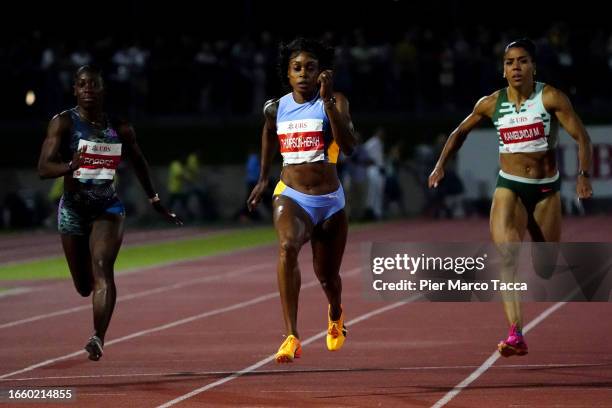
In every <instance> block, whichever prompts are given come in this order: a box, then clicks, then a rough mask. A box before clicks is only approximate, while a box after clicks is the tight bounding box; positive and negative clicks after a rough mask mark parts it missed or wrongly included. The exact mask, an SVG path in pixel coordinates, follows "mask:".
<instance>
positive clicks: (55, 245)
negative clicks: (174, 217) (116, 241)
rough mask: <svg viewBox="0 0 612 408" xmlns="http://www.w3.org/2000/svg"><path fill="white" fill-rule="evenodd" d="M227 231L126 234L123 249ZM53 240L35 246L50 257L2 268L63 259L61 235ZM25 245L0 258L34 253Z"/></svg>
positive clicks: (7, 250)
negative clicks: (157, 237) (162, 236)
mask: <svg viewBox="0 0 612 408" xmlns="http://www.w3.org/2000/svg"><path fill="white" fill-rule="evenodd" d="M227 231H230V230H218V231H206V232H204V231H203V232H196V233H194V234H193V235H189V232H187V231H186V232H187V234H185V235H181V236H172V235H171V236H167V237H164V238H160V239H155V238H152V239H151V240H147V237H148V236H150V235H154V234H155V231H154V230H152V231H151V232H150V233H144V234H143V233H137V232H136V233H128V234H126V236H125V238H124V244H123V245H122V249H127V248H138V247H142V246H147V245H157V244H168V243H172V242H182V241H188V240H191V239H194V240H195V239H202V238H209V237H214V236H215V235H220V234H223V233H224V232H227ZM134 234H140V235H141V236H144V237H145V238H144V239H142V238H139V237H137V236H135V235H134ZM162 235H163V234H162ZM52 238H56V240H57V241H56V242H55V241H48V242H46V243H44V244H43V245H42V246H41V245H38V244H34V245H33V246H34V247H36V250H37V251H38V252H39V253H40V252H48V253H49V254H48V255H41V256H31V257H28V258H22V259H18V260H16V261H6V262H0V268H4V267H11V266H17V265H20V264H24V263H30V262H44V261H51V260H55V259H57V258H63V257H64V253H63V252H62V250H61V241H60V237H59V235H56V236H55V237H52ZM139 239H140V241H139ZM23 245H25V247H21V249H16V248H14V247H13V248H4V249H0V257H3V256H4V255H6V254H7V253H8V254H10V255H12V256H16V255H21V254H29V253H30V252H32V247H33V246H32V245H31V244H28V243H27V241H26V242H25V243H24V244H23Z"/></svg>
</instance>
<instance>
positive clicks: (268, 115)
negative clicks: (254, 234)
mask: <svg viewBox="0 0 612 408" xmlns="http://www.w3.org/2000/svg"><path fill="white" fill-rule="evenodd" d="M277 110H278V100H270V101H268V102H266V103H265V104H264V117H265V119H266V121H265V123H264V126H263V129H262V131H261V165H260V169H259V180H257V184H256V185H255V187H254V188H253V191H251V194H250V195H249V198H248V199H247V207H248V209H249V211H253V209H255V207H257V204H259V202H260V201H261V197H262V195H263V193H264V191H265V190H266V188H267V187H268V177H269V176H270V166H271V165H272V160H273V159H274V153H276V150H277V144H278V139H277V136H276V112H277Z"/></svg>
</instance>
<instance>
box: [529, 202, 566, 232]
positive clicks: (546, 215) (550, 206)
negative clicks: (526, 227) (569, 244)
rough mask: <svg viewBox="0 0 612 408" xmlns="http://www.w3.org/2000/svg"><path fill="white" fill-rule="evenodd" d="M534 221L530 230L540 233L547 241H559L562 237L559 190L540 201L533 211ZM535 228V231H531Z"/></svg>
mask: <svg viewBox="0 0 612 408" xmlns="http://www.w3.org/2000/svg"><path fill="white" fill-rule="evenodd" d="M533 222H534V223H535V225H533V226H531V225H530V232H531V235H532V237H533V238H534V241H535V240H536V239H535V237H534V234H538V233H539V236H540V237H541V239H543V240H544V241H545V242H559V240H560V239H561V193H559V192H558V191H557V192H556V193H555V194H551V195H549V196H548V197H546V198H545V199H543V200H541V201H540V202H538V203H537V204H536V206H535V210H534V211H533ZM532 229H535V231H531V230H532Z"/></svg>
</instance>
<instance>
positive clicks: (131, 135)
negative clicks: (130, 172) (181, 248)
mask: <svg viewBox="0 0 612 408" xmlns="http://www.w3.org/2000/svg"><path fill="white" fill-rule="evenodd" d="M118 132H119V137H120V138H121V142H122V143H123V146H124V147H125V151H126V154H127V156H128V157H129V159H130V161H131V162H132V166H133V167H134V171H135V172H136V177H137V178H138V181H139V182H140V185H142V188H143V189H144V191H145V193H146V194H147V197H149V202H150V203H151V205H153V208H154V209H155V211H157V212H158V213H160V214H161V215H163V216H164V217H165V218H166V219H167V220H168V221H170V222H173V223H175V224H177V225H183V221H182V220H181V219H180V218H179V217H177V216H176V214H174V213H173V212H171V211H169V210H168V209H166V208H165V207H164V206H163V205H162V204H161V201H160V199H159V195H158V194H157V193H156V192H155V188H154V187H153V182H152V181H151V175H150V171H149V164H148V163H147V160H146V159H145V157H144V154H143V153H142V150H140V146H139V145H138V142H137V141H136V132H134V128H133V127H132V126H131V125H130V124H129V123H127V122H123V123H121V124H120V125H119V129H118Z"/></svg>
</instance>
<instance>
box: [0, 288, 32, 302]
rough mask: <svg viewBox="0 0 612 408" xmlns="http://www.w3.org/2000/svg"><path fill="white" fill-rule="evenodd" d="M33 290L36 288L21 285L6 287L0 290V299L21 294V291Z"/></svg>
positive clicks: (28, 291)
mask: <svg viewBox="0 0 612 408" xmlns="http://www.w3.org/2000/svg"><path fill="white" fill-rule="evenodd" d="M35 290H36V288H33V287H29V286H23V287H17V288H12V289H7V290H5V291H2V292H0V299H1V298H3V297H8V296H15V295H21V294H23V293H30V292H33V291H35Z"/></svg>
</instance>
